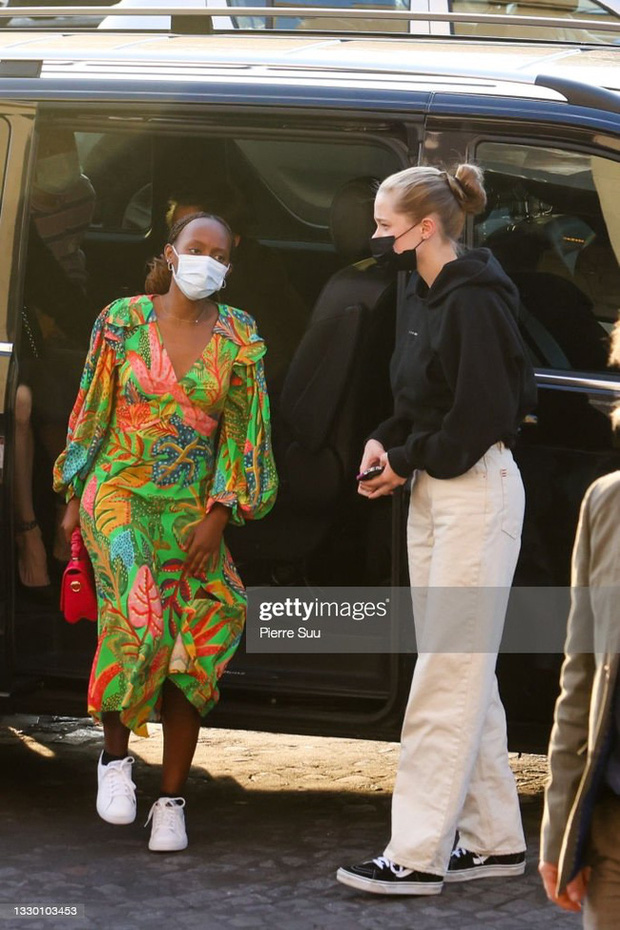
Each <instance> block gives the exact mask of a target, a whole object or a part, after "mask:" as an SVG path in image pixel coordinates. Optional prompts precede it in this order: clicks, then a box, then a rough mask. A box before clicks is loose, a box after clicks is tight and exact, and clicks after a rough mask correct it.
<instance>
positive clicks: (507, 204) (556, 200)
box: [474, 142, 620, 371]
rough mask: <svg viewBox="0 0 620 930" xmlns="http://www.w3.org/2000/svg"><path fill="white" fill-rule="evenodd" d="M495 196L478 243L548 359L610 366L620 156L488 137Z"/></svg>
mask: <svg viewBox="0 0 620 930" xmlns="http://www.w3.org/2000/svg"><path fill="white" fill-rule="evenodd" d="M476 159H477V162H478V163H479V164H480V166H481V167H482V168H483V169H484V171H485V182H486V188H487V194H488V202H487V208H486V211H485V213H484V214H483V215H482V216H481V217H477V218H476V223H475V232H474V241H475V243H476V245H486V246H488V248H490V249H491V250H492V251H493V252H494V253H495V255H496V257H497V258H498V259H499V260H500V262H501V263H502V265H503V266H504V268H505V270H506V271H507V272H508V274H509V275H510V277H511V278H512V279H513V281H514V282H515V284H516V285H517V287H518V288H519V292H520V295H521V302H522V325H523V329H524V334H525V335H526V337H527V339H528V342H529V344H530V345H531V346H532V348H533V351H534V354H535V356H536V362H537V364H538V365H540V366H541V367H548V368H559V369H564V370H583V371H605V370H606V368H607V355H608V349H609V334H610V332H611V329H612V326H613V324H614V323H615V322H616V320H617V318H618V311H619V310H620V269H619V265H618V261H619V259H620V210H619V208H618V197H617V191H618V189H619V185H620V163H619V162H615V161H612V160H611V159H608V158H601V157H600V156H593V155H588V154H584V153H579V152H567V151H564V150H560V149H553V148H545V147H538V146H533V145H514V144H506V143H498V142H484V143H481V144H480V145H478V147H477V150H476Z"/></svg>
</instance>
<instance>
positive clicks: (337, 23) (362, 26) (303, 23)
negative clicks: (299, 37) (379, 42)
mask: <svg viewBox="0 0 620 930" xmlns="http://www.w3.org/2000/svg"><path fill="white" fill-rule="evenodd" d="M228 5H229V6H231V7H244V6H256V3H253V2H252V0H229V4H228ZM291 5H292V4H291V3H287V2H286V0H272V2H270V3H268V6H273V7H274V11H275V10H277V8H278V7H279V6H280V7H283V6H291ZM294 5H295V6H299V7H304V6H307V7H310V8H312V7H329V8H330V9H334V8H335V9H338V8H342V19H340V18H338V19H322V18H320V17H319V18H312V19H303V17H300V18H299V19H293V18H286V19H285V18H284V17H278V15H277V13H275V15H274V17H273V19H272V20H271V21H266V20H264V19H258V18H256V17H252V16H235V17H234V20H235V23H236V25H237V26H238V27H239V28H240V29H265V28H269V29H312V30H316V29H328V30H342V31H347V32H378V31H381V32H409V23H408V22H407V20H406V19H402V20H400V21H397V20H385V19H347V15H346V10H347V8H348V9H352V10H408V9H409V0H374V2H373V0H370V2H368V0H331V2H330V3H325V2H324V0H301V2H299V3H297V2H296V3H295V4H294Z"/></svg>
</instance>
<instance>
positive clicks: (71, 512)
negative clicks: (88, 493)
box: [60, 497, 80, 542]
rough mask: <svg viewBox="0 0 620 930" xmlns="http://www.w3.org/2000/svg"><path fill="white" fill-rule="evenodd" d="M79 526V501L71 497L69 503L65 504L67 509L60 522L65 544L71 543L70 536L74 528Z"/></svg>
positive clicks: (77, 498)
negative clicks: (65, 539)
mask: <svg viewBox="0 0 620 930" xmlns="http://www.w3.org/2000/svg"><path fill="white" fill-rule="evenodd" d="M79 525H80V499H79V497H72V498H71V500H70V501H69V503H68V504H67V509H66V510H65V515H64V517H63V518H62V521H61V524H60V526H61V529H62V531H63V533H64V534H65V536H66V538H67V542H71V534H72V533H73V530H74V529H75V528H76V526H79Z"/></svg>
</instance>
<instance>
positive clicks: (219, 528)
mask: <svg viewBox="0 0 620 930" xmlns="http://www.w3.org/2000/svg"><path fill="white" fill-rule="evenodd" d="M229 517H230V509H229V508H228V507H224V505H223V504H214V505H213V509H212V510H211V511H210V512H209V513H208V514H207V515H206V516H205V517H204V518H203V519H202V520H201V521H200V523H198V525H197V526H196V527H195V528H194V531H193V533H192V535H191V536H190V538H189V541H188V543H187V556H186V557H185V565H184V566H183V573H184V574H185V575H193V576H197V575H201V574H202V573H203V572H204V571H205V570H206V571H213V570H214V568H215V566H216V564H217V558H218V556H219V553H220V546H221V542H222V533H223V532H224V529H225V527H226V524H227V523H228V519H229Z"/></svg>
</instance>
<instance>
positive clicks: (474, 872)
mask: <svg viewBox="0 0 620 930" xmlns="http://www.w3.org/2000/svg"><path fill="white" fill-rule="evenodd" d="M524 872H525V862H516V863H515V864H514V865H499V864H498V865H479V866H476V868H473V869H467V871H463V872H446V874H445V878H444V881H446V882H448V883H451V882H471V881H474V880H475V879H476V878H510V877H511V876H513V875H523V873H524Z"/></svg>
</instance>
